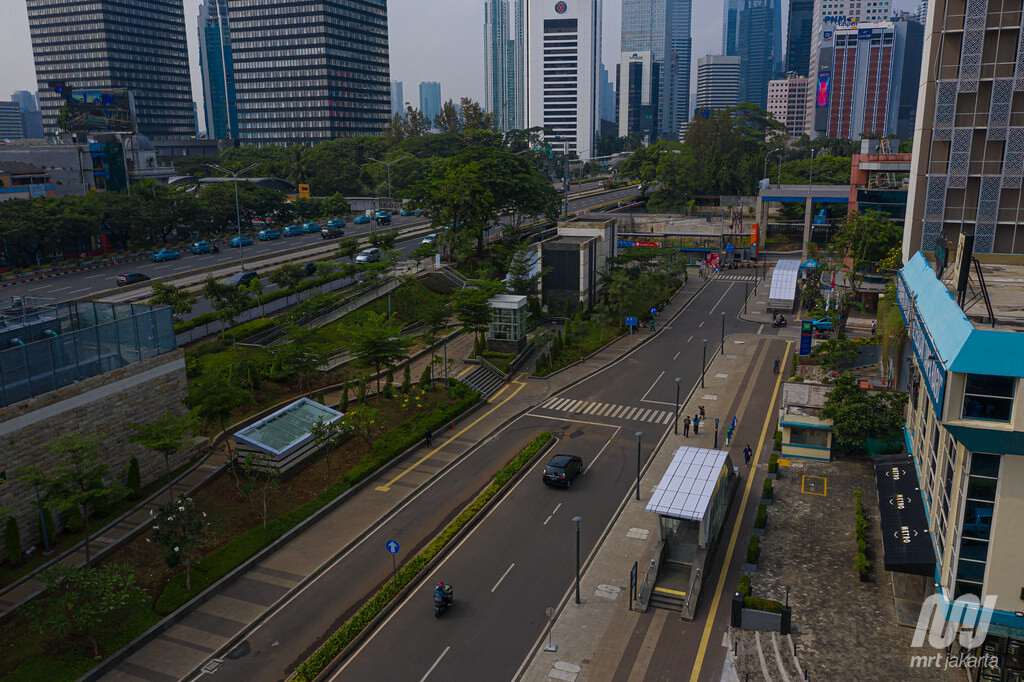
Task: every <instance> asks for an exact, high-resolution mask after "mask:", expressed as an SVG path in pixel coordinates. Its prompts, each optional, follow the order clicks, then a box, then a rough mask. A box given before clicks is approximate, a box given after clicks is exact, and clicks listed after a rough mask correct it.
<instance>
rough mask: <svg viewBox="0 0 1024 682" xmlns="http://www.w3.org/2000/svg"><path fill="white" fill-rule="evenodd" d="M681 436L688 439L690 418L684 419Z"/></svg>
mask: <svg viewBox="0 0 1024 682" xmlns="http://www.w3.org/2000/svg"><path fill="white" fill-rule="evenodd" d="M683 435H684V436H686V437H687V438H689V437H690V417H689V415H687V417H686V419H684V420H683Z"/></svg>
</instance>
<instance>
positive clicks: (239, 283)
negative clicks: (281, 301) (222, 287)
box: [224, 270, 259, 289]
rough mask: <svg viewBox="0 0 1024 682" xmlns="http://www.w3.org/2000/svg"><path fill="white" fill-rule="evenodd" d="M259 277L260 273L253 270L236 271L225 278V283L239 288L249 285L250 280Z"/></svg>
mask: <svg viewBox="0 0 1024 682" xmlns="http://www.w3.org/2000/svg"><path fill="white" fill-rule="evenodd" d="M257 277H259V274H258V273H255V272H253V271H252V270H244V271H242V272H236V273H235V274H233V275H231V276H230V277H228V278H227V279H226V280H224V284H227V285H228V286H232V287H235V288H236V289H237V288H238V287H244V286H247V285H248V284H249V282H251V281H253V280H254V279H256V278H257Z"/></svg>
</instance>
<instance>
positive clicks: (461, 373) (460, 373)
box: [455, 365, 476, 379]
mask: <svg viewBox="0 0 1024 682" xmlns="http://www.w3.org/2000/svg"><path fill="white" fill-rule="evenodd" d="M473 369H476V365H470V366H469V367H467V368H466V369H464V370H462V371H461V372H459V373H458V374H456V375H455V378H456V379H458V378H459V377H461V376H462V375H463V374H465V373H466V372H469V371H470V370H473Z"/></svg>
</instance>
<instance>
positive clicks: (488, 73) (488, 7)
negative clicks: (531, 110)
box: [483, 0, 515, 130]
mask: <svg viewBox="0 0 1024 682" xmlns="http://www.w3.org/2000/svg"><path fill="white" fill-rule="evenodd" d="M510 19H511V15H510V13H509V3H508V0H486V1H485V3H484V103H483V104H484V110H485V111H487V112H490V113H493V114H494V118H495V120H496V121H497V124H498V129H499V130H509V129H510V128H511V126H510V125H509V122H510V120H511V119H512V118H514V116H515V101H514V92H513V91H514V88H515V73H514V70H515V65H514V59H515V51H514V46H513V45H512V41H511V39H510V38H509V35H510V33H511V28H510V26H509V22H510Z"/></svg>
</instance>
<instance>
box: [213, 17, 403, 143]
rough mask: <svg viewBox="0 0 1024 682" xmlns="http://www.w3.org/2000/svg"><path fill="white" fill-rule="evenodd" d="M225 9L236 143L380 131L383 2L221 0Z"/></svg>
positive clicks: (384, 74)
mask: <svg viewBox="0 0 1024 682" xmlns="http://www.w3.org/2000/svg"><path fill="white" fill-rule="evenodd" d="M228 8H229V9H230V14H231V51H232V53H233V55H234V62H235V90H236V91H237V96H238V136H239V139H241V141H242V142H243V143H247V144H260V145H264V144H288V143H293V142H319V141H321V140H332V139H334V138H336V137H354V136H357V135H374V134H377V133H379V132H380V131H381V130H382V129H383V128H384V126H385V125H386V123H387V120H388V116H389V114H390V109H391V107H390V104H389V102H390V97H389V86H390V80H391V78H390V71H389V68H388V15H387V3H386V0H319V1H318V2H316V3H308V2H299V1H298V0H228ZM285 10H286V11H285Z"/></svg>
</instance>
